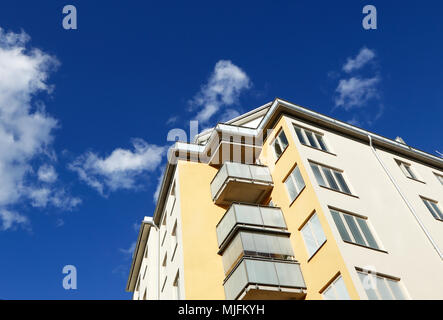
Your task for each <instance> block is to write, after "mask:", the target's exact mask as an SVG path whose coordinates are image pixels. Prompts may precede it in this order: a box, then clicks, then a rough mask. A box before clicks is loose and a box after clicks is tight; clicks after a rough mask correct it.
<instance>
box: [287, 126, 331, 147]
mask: <svg viewBox="0 0 443 320" xmlns="http://www.w3.org/2000/svg"><path fill="white" fill-rule="evenodd" d="M292 126H293V127H294V131H295V135H296V136H297V139H298V141H299V142H300V143H301V144H302V145H304V146H308V147H312V148H314V149H317V150H321V151H325V152H329V153H331V151H330V148H329V146H328V144H327V143H326V139H325V135H324V134H323V133H319V132H315V131H312V130H309V129H305V128H303V127H301V126H299V125H297V124H295V123H293V124H292ZM297 130H300V134H301V136H302V140H303V141H302V140H300V137H299V135H298V133H297ZM308 134H312V138H313V141H314V144H315V145H312V143H311V140H310V139H309V138H308ZM319 137H320V139H321V142H322V143H323V146H324V148H323V147H322V143H320V141H319Z"/></svg>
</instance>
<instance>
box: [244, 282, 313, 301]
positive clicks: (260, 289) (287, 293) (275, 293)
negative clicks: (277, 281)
mask: <svg viewBox="0 0 443 320" xmlns="http://www.w3.org/2000/svg"><path fill="white" fill-rule="evenodd" d="M305 297H306V289H302V288H299V289H294V288H279V287H272V286H260V285H252V284H251V285H249V286H248V287H246V289H245V290H244V292H243V293H242V294H241V295H240V296H239V297H238V299H237V300H303V299H305Z"/></svg>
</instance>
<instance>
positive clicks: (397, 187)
mask: <svg viewBox="0 0 443 320" xmlns="http://www.w3.org/2000/svg"><path fill="white" fill-rule="evenodd" d="M368 138H369V146H370V147H371V150H372V152H373V153H374V155H375V157H376V158H377V160H378V162H379V163H380V165H381V166H382V167H383V170H384V171H385V172H386V174H387V175H388V177H389V180H391V182H392V184H393V185H394V187H395V189H397V191H398V193H399V194H400V196H401V197H402V199H403V201H404V202H405V203H406V205H407V206H408V208H409V211H411V213H412V215H413V216H414V218H415V220H416V221H417V223H418V225H419V226H420V228H421V229H422V230H423V232H424V233H425V235H426V237H427V238H428V240H429V242H431V244H432V246H433V247H434V249H435V251H437V253H438V255H439V257H440V259H442V260H443V255H442V252H441V251H440V249H439V247H438V245H437V244H436V243H435V242H434V240H433V239H432V237H431V235H430V234H429V232H428V230H427V229H426V227H425V226H424V224H423V223H422V221H421V220H420V218H419V217H418V215H417V213H416V212H415V210H414V208H413V207H412V205H411V204H410V203H409V201H408V199H406V196H405V195H404V194H403V192H402V191H401V189H400V186H399V185H398V184H397V182H396V181H395V179H394V177H393V176H392V175H391V174H390V173H389V170H388V169H387V168H386V166H385V165H384V163H383V161H382V160H381V159H380V157H379V156H378V154H377V151H376V150H375V148H374V146H373V144H372V136H371V135H369V134H368Z"/></svg>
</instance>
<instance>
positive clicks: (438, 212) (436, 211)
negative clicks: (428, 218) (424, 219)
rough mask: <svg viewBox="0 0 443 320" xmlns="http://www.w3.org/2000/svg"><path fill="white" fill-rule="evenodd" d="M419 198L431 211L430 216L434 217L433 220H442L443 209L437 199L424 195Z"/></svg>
mask: <svg viewBox="0 0 443 320" xmlns="http://www.w3.org/2000/svg"><path fill="white" fill-rule="evenodd" d="M421 199H422V200H423V202H424V205H425V207H426V208H427V209H428V211H429V212H430V213H431V215H432V217H434V219H435V220H439V221H443V211H442V209H441V207H440V205H439V204H438V201H435V200H431V199H429V198H425V197H421ZM432 204H433V205H432Z"/></svg>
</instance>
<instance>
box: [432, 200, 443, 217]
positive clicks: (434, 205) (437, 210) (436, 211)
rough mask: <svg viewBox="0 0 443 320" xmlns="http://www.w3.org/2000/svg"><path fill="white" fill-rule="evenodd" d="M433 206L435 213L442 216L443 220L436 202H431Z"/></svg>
mask: <svg viewBox="0 0 443 320" xmlns="http://www.w3.org/2000/svg"><path fill="white" fill-rule="evenodd" d="M431 206H432V207H433V208H434V211H435V213H436V214H437V215H439V216H440V219H442V220H443V213H442V212H441V210H440V208H439V207H438V205H437V204H436V203H435V202H431Z"/></svg>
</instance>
